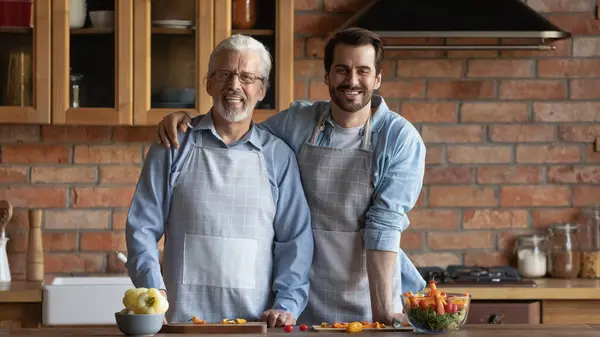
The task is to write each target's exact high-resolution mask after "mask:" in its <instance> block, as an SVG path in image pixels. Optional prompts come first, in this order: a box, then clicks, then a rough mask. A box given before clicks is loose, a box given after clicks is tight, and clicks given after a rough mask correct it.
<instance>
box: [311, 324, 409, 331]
mask: <svg viewBox="0 0 600 337" xmlns="http://www.w3.org/2000/svg"><path fill="white" fill-rule="evenodd" d="M312 328H313V330H315V331H321V332H335V331H340V332H345V331H346V329H345V328H322V327H321V326H320V325H313V326H312ZM413 330H414V329H413V327H412V326H403V327H398V328H394V327H393V326H386V327H385V328H379V329H375V328H363V331H382V332H383V331H388V332H389V331H413Z"/></svg>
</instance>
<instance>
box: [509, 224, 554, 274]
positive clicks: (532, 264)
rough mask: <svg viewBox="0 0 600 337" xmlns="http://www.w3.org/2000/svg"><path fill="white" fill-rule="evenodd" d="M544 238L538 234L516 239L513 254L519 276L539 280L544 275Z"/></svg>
mask: <svg viewBox="0 0 600 337" xmlns="http://www.w3.org/2000/svg"><path fill="white" fill-rule="evenodd" d="M545 244H546V238H545V237H544V236H543V235H540V234H533V235H522V236H519V237H518V238H517V242H516V244H515V253H516V255H517V265H518V269H519V273H520V274H521V276H523V277H526V278H539V277H544V276H545V275H546V265H547V263H548V261H547V260H548V259H547V256H546V246H545Z"/></svg>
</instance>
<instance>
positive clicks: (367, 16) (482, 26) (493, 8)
mask: <svg viewBox="0 0 600 337" xmlns="http://www.w3.org/2000/svg"><path fill="white" fill-rule="evenodd" d="M365 2H367V1H365ZM346 27H361V28H365V29H369V30H371V31H373V32H375V33H376V34H378V35H379V36H381V37H383V38H392V37H393V38H444V39H447V38H455V39H456V38H491V39H509V40H510V41H512V42H513V44H512V45H509V44H505V43H498V44H494V45H490V44H470V45H450V44H444V45H429V44H427V45H423V46H415V45H410V46H408V45H404V46H403V45H386V49H540V50H549V49H552V46H551V44H550V43H551V42H552V41H555V40H560V39H565V38H569V37H570V36H571V34H570V33H568V32H565V31H563V30H561V29H560V28H559V27H557V26H556V25H554V24H553V23H551V22H550V21H548V20H547V19H546V18H544V17H543V16H542V15H540V14H539V13H537V12H536V11H535V10H533V9H531V8H530V7H529V6H527V5H526V4H525V3H524V2H523V1H522V0H371V1H370V2H369V3H367V4H366V5H365V7H364V8H363V9H361V10H360V11H358V12H357V13H356V14H355V15H354V16H352V17H351V18H350V19H349V20H348V21H347V22H346V23H345V24H344V25H343V26H342V27H341V28H342V29H343V28H346ZM515 40H517V41H524V42H525V41H529V43H528V44H525V43H523V44H522V43H514V41H515ZM531 41H537V43H534V44H532V43H531Z"/></svg>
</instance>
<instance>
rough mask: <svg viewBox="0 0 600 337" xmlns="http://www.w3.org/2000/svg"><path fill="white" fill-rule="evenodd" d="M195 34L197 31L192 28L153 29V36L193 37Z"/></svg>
mask: <svg viewBox="0 0 600 337" xmlns="http://www.w3.org/2000/svg"><path fill="white" fill-rule="evenodd" d="M194 32H195V29H190V28H169V27H152V34H166V35H192V34H194Z"/></svg>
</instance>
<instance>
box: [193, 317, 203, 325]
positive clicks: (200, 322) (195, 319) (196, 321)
mask: <svg viewBox="0 0 600 337" xmlns="http://www.w3.org/2000/svg"><path fill="white" fill-rule="evenodd" d="M190 321H192V322H193V323H194V324H206V321H205V320H203V319H200V318H198V317H196V316H192V319H190Z"/></svg>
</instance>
